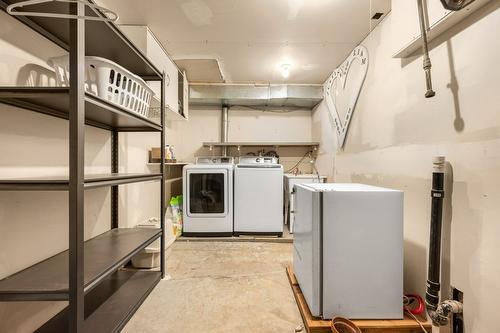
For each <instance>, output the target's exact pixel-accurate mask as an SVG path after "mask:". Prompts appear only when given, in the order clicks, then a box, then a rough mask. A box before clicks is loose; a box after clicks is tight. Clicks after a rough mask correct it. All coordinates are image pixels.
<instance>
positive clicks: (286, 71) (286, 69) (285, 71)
mask: <svg viewBox="0 0 500 333" xmlns="http://www.w3.org/2000/svg"><path fill="white" fill-rule="evenodd" d="M281 76H283V78H285V79H288V77H289V76H290V64H283V65H281Z"/></svg>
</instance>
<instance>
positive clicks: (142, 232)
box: [0, 228, 161, 302]
mask: <svg viewBox="0 0 500 333" xmlns="http://www.w3.org/2000/svg"><path fill="white" fill-rule="evenodd" d="M160 236H161V229H156V228H130V229H112V230H110V231H108V232H105V233H103V234H101V235H99V236H97V237H95V238H92V239H90V240H88V241H86V242H85V246H84V248H85V251H84V258H85V259H84V260H85V263H84V266H85V273H84V284H85V292H89V291H90V290H92V289H93V288H94V287H95V286H96V285H98V284H99V283H100V282H101V281H102V280H103V279H104V278H106V277H107V276H108V275H110V274H111V273H113V272H114V271H116V270H117V269H118V268H120V267H121V266H122V265H124V264H125V263H126V262H127V261H128V260H130V258H131V257H133V256H134V255H135V254H136V253H138V252H139V251H140V250H142V249H143V248H145V247H146V246H148V245H149V244H151V243H152V242H153V241H154V240H156V239H157V238H159V237H160ZM68 265H69V258H68V251H64V252H61V253H59V254H57V255H55V256H53V257H50V258H48V259H46V260H44V261H42V262H39V263H37V264H35V265H33V266H31V267H28V268H26V269H24V270H22V271H20V272H18V273H16V274H14V275H11V276H9V277H7V278H5V279H3V280H1V281H0V302H7V301H50V300H67V299H68Z"/></svg>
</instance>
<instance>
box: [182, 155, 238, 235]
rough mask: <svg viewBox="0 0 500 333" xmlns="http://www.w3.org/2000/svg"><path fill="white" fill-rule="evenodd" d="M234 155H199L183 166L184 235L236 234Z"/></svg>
mask: <svg viewBox="0 0 500 333" xmlns="http://www.w3.org/2000/svg"><path fill="white" fill-rule="evenodd" d="M233 172H234V159H233V158H232V157H199V158H197V160H196V164H191V165H186V166H185V167H184V169H183V176H184V177H183V193H184V200H183V218H184V221H183V232H182V233H183V235H185V236H204V235H206V236H230V235H232V233H233Z"/></svg>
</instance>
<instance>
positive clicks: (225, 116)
mask: <svg viewBox="0 0 500 333" xmlns="http://www.w3.org/2000/svg"><path fill="white" fill-rule="evenodd" d="M228 133H229V108H228V107H227V106H223V107H222V118H221V135H220V138H221V142H227V140H228V139H227V137H228ZM222 156H227V147H222Z"/></svg>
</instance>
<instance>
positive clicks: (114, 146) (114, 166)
mask: <svg viewBox="0 0 500 333" xmlns="http://www.w3.org/2000/svg"><path fill="white" fill-rule="evenodd" d="M118 134H119V133H118V132H117V131H115V130H113V131H112V132H111V172H112V173H118V163H119V162H118ZM118 226H119V223H118V185H115V186H112V187H111V229H115V228H118Z"/></svg>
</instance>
